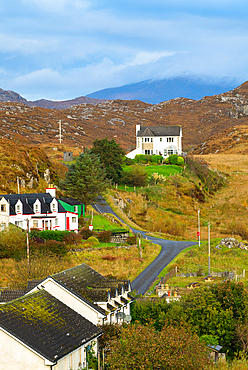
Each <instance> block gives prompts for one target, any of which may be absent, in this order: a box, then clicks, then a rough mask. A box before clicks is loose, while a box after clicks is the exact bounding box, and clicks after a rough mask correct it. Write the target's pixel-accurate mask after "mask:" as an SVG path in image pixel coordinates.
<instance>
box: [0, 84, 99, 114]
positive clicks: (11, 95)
mask: <svg viewBox="0 0 248 370" xmlns="http://www.w3.org/2000/svg"><path fill="white" fill-rule="evenodd" d="M103 101H105V99H92V98H89V97H85V96H81V97H79V98H75V99H71V100H64V101H52V100H45V99H40V100H35V101H29V100H26V99H25V98H23V97H22V96H21V95H19V94H17V93H16V92H14V91H11V90H3V89H0V102H13V103H23V104H26V105H27V106H29V107H40V108H46V109H66V108H69V107H71V106H72V105H78V104H92V105H94V104H98V103H101V102H103Z"/></svg>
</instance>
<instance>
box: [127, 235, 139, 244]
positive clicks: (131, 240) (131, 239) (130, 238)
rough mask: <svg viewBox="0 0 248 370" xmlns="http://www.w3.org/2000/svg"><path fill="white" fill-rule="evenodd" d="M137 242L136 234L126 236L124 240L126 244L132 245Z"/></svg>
mask: <svg viewBox="0 0 248 370" xmlns="http://www.w3.org/2000/svg"><path fill="white" fill-rule="evenodd" d="M136 243H137V240H136V236H128V237H127V240H126V244H127V245H134V244H136Z"/></svg>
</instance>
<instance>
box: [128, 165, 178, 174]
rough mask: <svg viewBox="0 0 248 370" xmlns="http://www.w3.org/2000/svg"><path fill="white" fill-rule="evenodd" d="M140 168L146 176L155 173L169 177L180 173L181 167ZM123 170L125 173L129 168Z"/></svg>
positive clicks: (151, 166)
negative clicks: (144, 171)
mask: <svg viewBox="0 0 248 370" xmlns="http://www.w3.org/2000/svg"><path fill="white" fill-rule="evenodd" d="M142 168H144V169H145V170H146V173H147V175H148V176H151V174H153V173H155V172H156V173H158V174H159V175H163V176H165V177H169V176H171V175H176V174H178V173H180V172H182V167H180V166H176V165H142ZM123 170H124V171H126V172H128V171H130V170H131V166H124V167H123Z"/></svg>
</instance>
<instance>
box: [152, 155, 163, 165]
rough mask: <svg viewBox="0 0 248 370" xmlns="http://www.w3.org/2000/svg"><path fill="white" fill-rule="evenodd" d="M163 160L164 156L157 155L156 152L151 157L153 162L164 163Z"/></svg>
mask: <svg viewBox="0 0 248 370" xmlns="http://www.w3.org/2000/svg"><path fill="white" fill-rule="evenodd" d="M162 161H163V156H162V155H156V154H154V155H152V157H151V162H152V163H157V164H158V163H162Z"/></svg>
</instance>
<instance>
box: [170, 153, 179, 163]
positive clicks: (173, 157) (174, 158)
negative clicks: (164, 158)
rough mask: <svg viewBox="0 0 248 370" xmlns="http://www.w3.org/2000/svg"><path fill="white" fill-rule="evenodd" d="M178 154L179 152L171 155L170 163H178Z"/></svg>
mask: <svg viewBox="0 0 248 370" xmlns="http://www.w3.org/2000/svg"><path fill="white" fill-rule="evenodd" d="M177 160H178V155H177V154H171V155H170V156H169V162H170V164H177Z"/></svg>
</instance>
